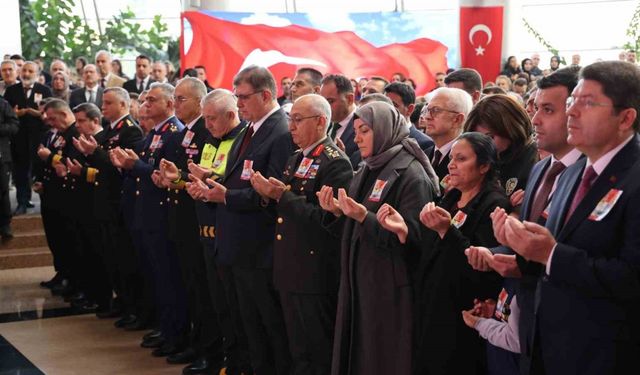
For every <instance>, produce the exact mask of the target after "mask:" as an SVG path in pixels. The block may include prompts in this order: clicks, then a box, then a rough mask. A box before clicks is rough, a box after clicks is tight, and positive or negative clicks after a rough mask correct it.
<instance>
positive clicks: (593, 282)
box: [494, 61, 640, 374]
mask: <svg viewBox="0 0 640 375" xmlns="http://www.w3.org/2000/svg"><path fill="white" fill-rule="evenodd" d="M639 98H640V68H638V67H637V66H635V65H633V64H630V63H627V62H621V61H606V62H599V63H594V64H592V65H589V66H587V67H585V68H583V69H582V71H581V72H580V81H579V83H578V85H577V86H576V88H575V89H574V90H573V93H572V95H571V97H570V98H569V99H568V101H567V115H568V117H569V119H568V134H569V135H568V143H569V144H570V145H572V146H575V147H576V148H577V149H578V150H580V151H581V152H582V153H584V154H585V156H586V158H583V159H581V160H579V161H578V162H576V163H575V164H574V165H572V166H571V167H569V168H567V169H566V171H565V172H564V173H563V174H562V176H561V177H560V179H559V180H558V183H557V188H556V190H555V192H554V193H553V199H552V202H551V206H550V208H549V217H548V219H547V222H546V228H545V227H543V226H541V225H539V224H535V223H531V222H524V223H522V222H520V221H518V220H517V219H515V218H513V217H506V215H504V213H497V215H499V216H500V217H501V219H500V220H498V221H499V222H498V223H497V225H496V232H497V234H498V236H497V237H498V238H499V239H501V240H502V241H501V242H502V243H503V244H505V245H508V246H510V247H511V248H512V249H514V250H515V251H516V252H517V253H518V254H520V255H521V256H523V257H524V258H525V259H526V260H528V261H533V262H538V263H541V264H542V265H543V267H544V269H543V271H542V272H541V276H540V277H539V278H538V283H537V286H536V289H535V292H534V293H531V296H530V298H533V301H530V304H531V306H532V307H533V313H531V314H526V315H524V314H523V316H522V318H526V319H528V320H529V321H528V322H525V323H524V324H528V325H529V327H531V334H530V335H529V337H526V338H524V339H525V341H524V342H521V346H522V347H523V357H526V358H523V365H525V366H523V369H522V373H525V374H529V373H531V374H545V373H546V374H560V373H562V374H626V373H628V371H629V370H628V369H629V368H632V366H634V365H635V363H636V362H637V358H638V355H640V347H639V346H638V345H637V340H638V332H640V323H638V321H637V319H636V318H635V315H636V313H637V311H638V308H639V307H640V297H638V296H639V295H640V285H639V283H638V279H639V275H638V269H639V266H640V261H639V259H640V256H639V255H640V242H639V237H638V236H637V235H636V231H637V228H638V225H640V210H638V206H639V202H640V180H638V178H637V176H638V173H640V164H638V163H637V161H638V158H639V157H640V139H639V137H638V135H637V134H636V133H637V130H638V127H639V124H640V119H639V118H638V111H640V99H639ZM494 216H496V215H494Z"/></svg>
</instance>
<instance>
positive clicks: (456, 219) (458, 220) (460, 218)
mask: <svg viewBox="0 0 640 375" xmlns="http://www.w3.org/2000/svg"><path fill="white" fill-rule="evenodd" d="M465 221H467V214H466V213H464V212H462V211H461V210H460V211H458V212H456V214H455V215H454V216H453V218H452V219H451V225H453V226H454V227H456V228H458V229H460V227H461V226H463V225H464V222H465Z"/></svg>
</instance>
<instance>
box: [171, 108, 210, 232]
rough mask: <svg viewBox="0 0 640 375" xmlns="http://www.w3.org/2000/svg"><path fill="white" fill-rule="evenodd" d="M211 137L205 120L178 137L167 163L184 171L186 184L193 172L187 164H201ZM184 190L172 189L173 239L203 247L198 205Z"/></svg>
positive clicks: (183, 131) (182, 187) (199, 120)
mask: <svg viewBox="0 0 640 375" xmlns="http://www.w3.org/2000/svg"><path fill="white" fill-rule="evenodd" d="M208 137H209V131H208V130H207V128H206V127H205V121H204V117H200V119H198V121H196V123H195V124H193V126H192V127H191V129H188V128H187V127H186V126H185V127H184V129H182V131H181V132H180V133H178V135H177V137H176V140H177V141H178V146H177V147H175V148H174V149H173V154H171V155H167V159H168V160H170V161H172V162H174V163H175V164H176V166H177V167H178V169H179V170H180V171H181V177H180V178H181V179H182V181H189V177H188V176H189V169H188V167H187V163H189V161H192V162H194V163H196V164H198V163H199V162H200V156H201V155H202V148H203V147H204V145H205V141H206V140H207V138H208ZM180 186H181V188H180V189H169V197H168V198H169V200H168V202H169V218H170V220H169V239H171V240H173V241H176V242H177V241H180V242H186V241H191V242H193V243H195V244H199V242H198V239H199V236H200V235H199V232H198V218H197V216H196V208H195V202H194V201H193V198H191V196H190V195H189V194H188V193H187V191H186V190H185V189H184V184H183V183H181V184H180Z"/></svg>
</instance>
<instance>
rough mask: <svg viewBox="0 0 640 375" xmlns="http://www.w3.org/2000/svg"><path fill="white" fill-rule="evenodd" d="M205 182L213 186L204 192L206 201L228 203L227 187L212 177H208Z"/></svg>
mask: <svg viewBox="0 0 640 375" xmlns="http://www.w3.org/2000/svg"><path fill="white" fill-rule="evenodd" d="M205 182H206V183H207V184H209V186H211V188H210V189H208V190H207V191H206V192H205V193H204V197H205V199H206V201H207V202H214V203H226V202H225V195H226V194H227V188H226V187H224V185H222V184H220V183H217V182H215V181H214V180H212V179H210V178H207V180H206V181H205Z"/></svg>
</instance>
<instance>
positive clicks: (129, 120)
mask: <svg viewBox="0 0 640 375" xmlns="http://www.w3.org/2000/svg"><path fill="white" fill-rule="evenodd" d="M124 123H125V124H126V125H127V126H134V123H133V121H131V119H130V118H128V119H125V120H124Z"/></svg>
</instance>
